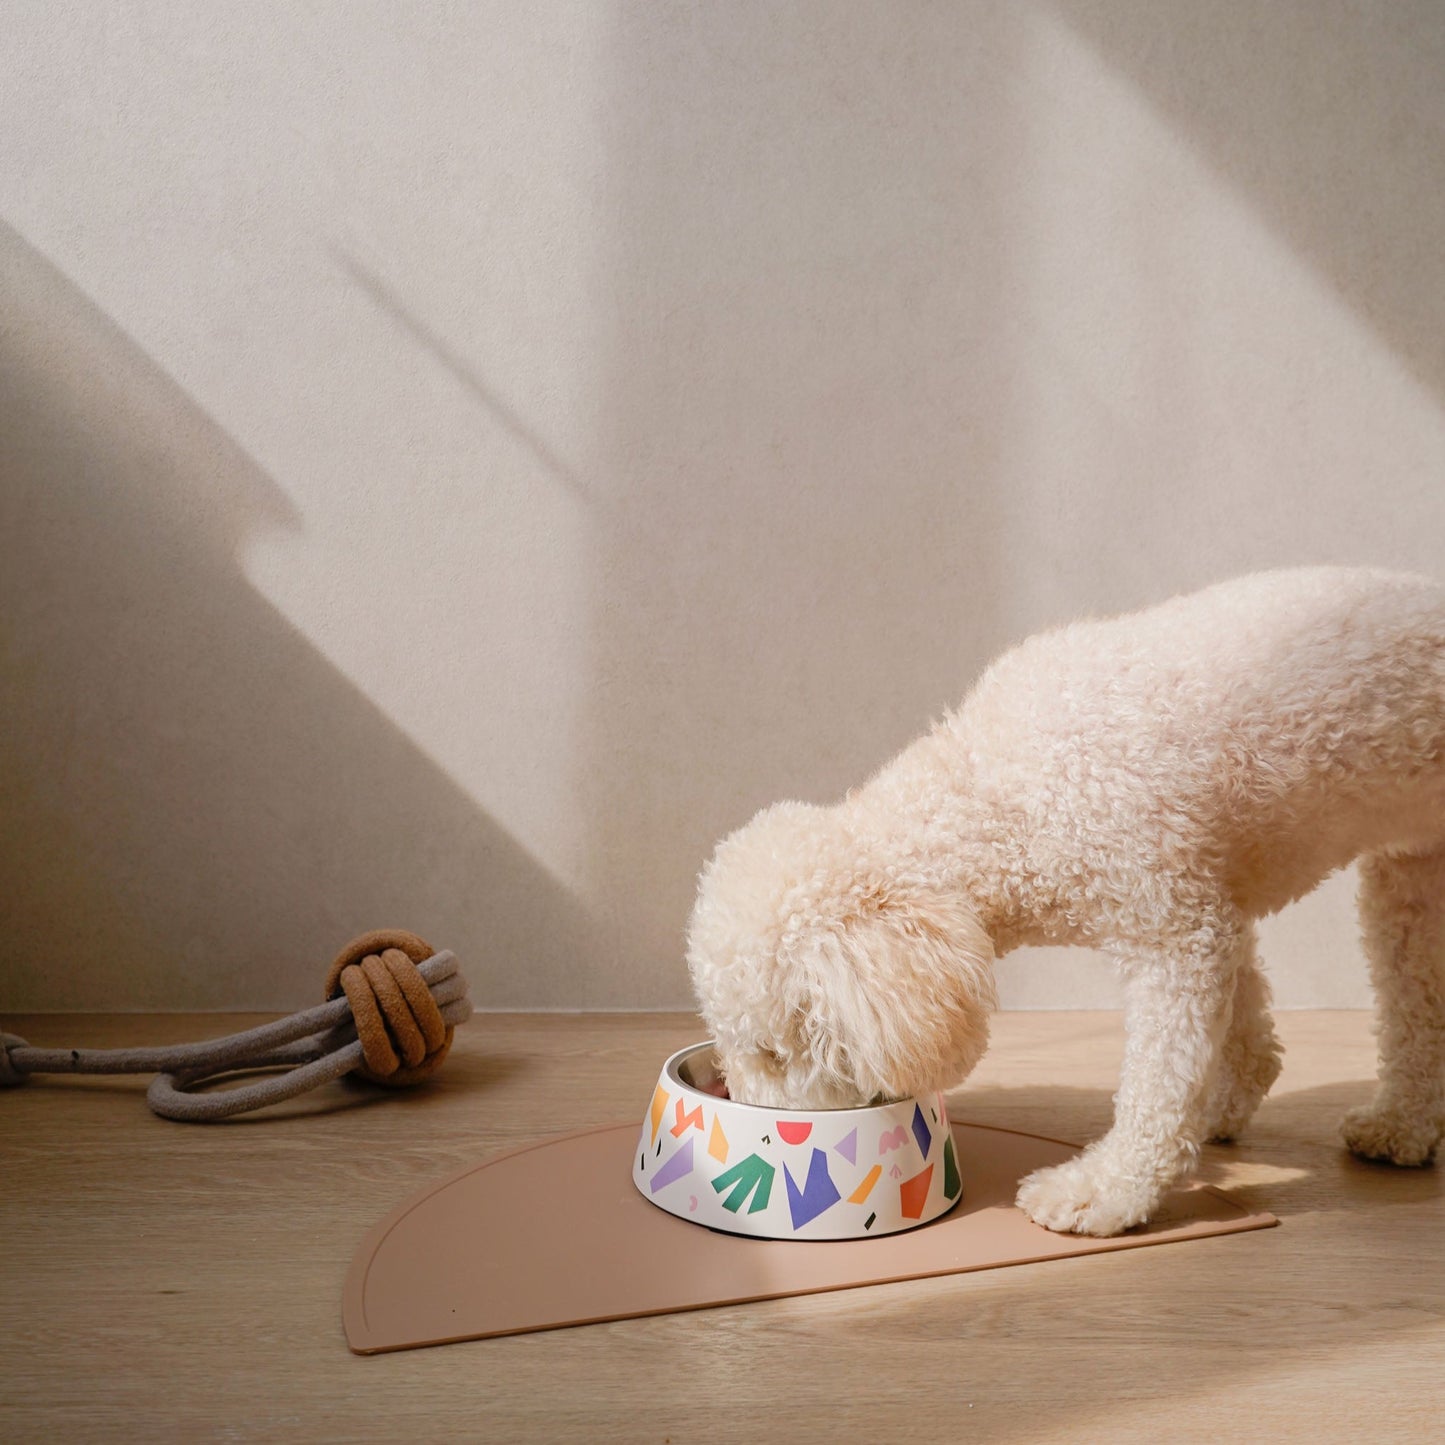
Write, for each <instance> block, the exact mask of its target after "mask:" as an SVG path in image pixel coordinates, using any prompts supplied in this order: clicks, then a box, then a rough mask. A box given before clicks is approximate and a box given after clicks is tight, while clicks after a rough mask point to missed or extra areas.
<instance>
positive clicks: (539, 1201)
mask: <svg viewBox="0 0 1445 1445" xmlns="http://www.w3.org/2000/svg"><path fill="white" fill-rule="evenodd" d="M952 1130H953V1143H954V1149H955V1152H956V1157H957V1159H958V1165H959V1170H960V1173H961V1175H962V1179H963V1198H962V1200H961V1201H960V1202H959V1203H958V1204H957V1205H956V1206H955V1207H954V1208H953V1209H952V1210H951V1211H950V1212H949V1213H947V1214H945V1215H944V1216H943V1217H942V1218H941V1219H937V1220H935V1221H933V1222H932V1223H930V1224H925V1225H923V1226H922V1227H921V1228H918V1229H914V1230H912V1231H910V1232H908V1233H903V1234H894V1235H889V1236H887V1237H884V1238H878V1239H862V1240H845V1241H830V1242H823V1241H815V1240H766V1239H745V1238H740V1237H738V1236H736V1235H731V1234H720V1233H715V1232H713V1231H712V1230H708V1229H703V1228H701V1227H699V1226H698V1225H696V1224H690V1223H688V1222H687V1221H685V1220H683V1219H679V1218H675V1217H673V1216H672V1215H670V1214H665V1213H664V1212H663V1211H662V1210H661V1209H658V1208H655V1207H654V1206H653V1205H652V1204H650V1203H649V1202H648V1201H647V1200H646V1199H644V1198H643V1196H642V1194H640V1193H639V1192H638V1189H637V1188H636V1187H635V1186H634V1183H633V1179H632V1167H633V1159H634V1154H633V1148H634V1145H635V1144H636V1142H637V1136H638V1135H637V1124H636V1122H635V1121H634V1122H630V1123H626V1124H616V1125H612V1126H609V1127H607V1128H603V1129H594V1130H589V1131H586V1132H583V1133H578V1134H568V1135H564V1136H562V1137H561V1138H556V1139H550V1140H545V1141H543V1142H542V1143H538V1144H531V1145H528V1146H527V1147H525V1148H522V1149H515V1150H513V1151H511V1152H510V1153H507V1154H499V1155H495V1156H494V1157H492V1158H491V1159H487V1160H484V1161H483V1162H482V1163H480V1164H474V1165H471V1166H470V1167H468V1168H467V1169H464V1170H462V1171H461V1172H460V1173H458V1174H453V1175H452V1176H451V1177H450V1178H448V1179H444V1180H442V1181H441V1182H440V1183H437V1184H433V1185H431V1186H430V1187H428V1188H427V1189H425V1190H424V1191H422V1192H421V1193H420V1194H417V1195H416V1196H414V1197H413V1198H412V1199H410V1200H408V1201H407V1202H406V1203H405V1204H403V1205H401V1206H400V1208H398V1209H396V1210H394V1211H393V1212H392V1213H391V1214H389V1215H388V1216H387V1217H386V1218H385V1219H384V1220H382V1221H381V1223H380V1224H378V1225H377V1226H376V1227H375V1228H373V1229H372V1230H371V1232H370V1233H369V1234H368V1235H367V1236H366V1238H365V1240H363V1241H362V1244H361V1248H360V1249H359V1250H358V1251H357V1254H356V1257H355V1258H354V1259H353V1260H352V1263H351V1269H350V1271H349V1272H348V1274H347V1277H346V1286H345V1290H344V1292H343V1296H342V1306H341V1315H342V1321H343V1323H344V1324H345V1327H346V1338H347V1342H348V1343H349V1344H350V1346H351V1348H352V1349H353V1350H355V1351H356V1352H357V1353H358V1354H374V1353H377V1352H379V1351H382V1350H405V1349H413V1348H415V1347H417V1346H420V1345H440V1344H448V1343H450V1342H452V1341H454V1340H472V1339H482V1338H485V1337H487V1336H489V1335H509V1334H518V1333H521V1332H523V1331H527V1330H547V1329H555V1328H557V1327H559V1326H562V1325H578V1324H591V1323H595V1322H597V1321H599V1320H617V1319H628V1318H632V1317H634V1316H637V1315H655V1314H667V1313H670V1312H672V1311H676V1310H690V1309H703V1308H706V1307H707V1306H709V1305H723V1304H739V1303H742V1302H744V1301H748V1300H762V1299H776V1298H778V1297H780V1296H783V1295H796V1294H811V1293H814V1292H818V1291H822V1290H834V1289H849V1288H852V1287H854V1286H857V1285H865V1284H883V1283H887V1282H890V1281H893V1280H902V1279H919V1278H922V1277H924V1276H927V1275H940V1274H955V1273H961V1272H963V1271H966V1270H975V1269H992V1268H995V1267H997V1266H1000V1265H1007V1264H1025V1263H1031V1262H1034V1261H1038V1260H1045V1259H1059V1258H1062V1257H1064V1256H1066V1255H1075V1254H1094V1253H1098V1252H1100V1251H1103V1250H1115V1249H1133V1248H1137V1247H1138V1246H1140V1245H1146V1244H1170V1243H1173V1242H1174V1241H1176V1240H1183V1239H1200V1238H1203V1237H1204V1236H1207V1235H1212V1234H1231V1233H1234V1232H1237V1231H1239V1230H1245V1229H1262V1228H1265V1227H1267V1226H1268V1225H1272V1224H1276V1223H1278V1220H1276V1219H1275V1218H1274V1216H1273V1215H1270V1214H1251V1213H1250V1212H1249V1211H1248V1210H1246V1209H1244V1208H1243V1207H1242V1206H1240V1205H1238V1204H1236V1203H1234V1202H1233V1200H1231V1199H1229V1198H1228V1196H1226V1195H1224V1194H1221V1193H1220V1192H1219V1191H1218V1190H1215V1189H1211V1188H1208V1187H1206V1186H1196V1187H1193V1188H1190V1189H1183V1190H1180V1191H1178V1192H1177V1193H1175V1194H1172V1195H1170V1196H1169V1198H1168V1199H1167V1200H1166V1201H1165V1203H1164V1205H1163V1207H1162V1208H1161V1209H1160V1210H1159V1212H1158V1215H1157V1216H1156V1218H1155V1219H1154V1220H1153V1222H1152V1223H1150V1224H1149V1225H1148V1226H1146V1227H1144V1228H1142V1229H1140V1230H1136V1231H1133V1232H1131V1233H1129V1234H1127V1235H1124V1236H1122V1237H1120V1238H1117V1239H1085V1238H1081V1237H1078V1236H1074V1235H1060V1234H1052V1233H1050V1232H1049V1231H1048V1230H1046V1229H1041V1228H1039V1227H1038V1226H1037V1225H1035V1224H1031V1223H1030V1222H1029V1221H1028V1220H1027V1219H1026V1218H1025V1217H1024V1216H1023V1215H1022V1214H1021V1213H1020V1212H1019V1211H1018V1210H1017V1209H1016V1208H1015V1207H1014V1204H1013V1198H1014V1193H1015V1190H1016V1188H1017V1185H1018V1181H1019V1179H1021V1178H1022V1177H1023V1176H1024V1175H1025V1174H1028V1173H1030V1172H1031V1171H1033V1170H1035V1169H1038V1168H1040V1167H1041V1166H1043V1165H1047V1164H1056V1163H1059V1162H1061V1161H1062V1160H1064V1159H1067V1158H1069V1157H1070V1156H1071V1155H1073V1154H1074V1153H1076V1152H1077V1148H1076V1146H1075V1145H1072V1144H1062V1143H1059V1142H1058V1141H1057V1140H1053V1139H1041V1138H1039V1137H1037V1136H1036V1135H1033V1134H1017V1133H1014V1132H1012V1131H1010V1130H1007V1129H986V1128H981V1127H979V1126H977V1125H973V1124H954V1125H953V1126H952Z"/></svg>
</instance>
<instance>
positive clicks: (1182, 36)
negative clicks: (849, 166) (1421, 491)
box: [1048, 0, 1445, 403]
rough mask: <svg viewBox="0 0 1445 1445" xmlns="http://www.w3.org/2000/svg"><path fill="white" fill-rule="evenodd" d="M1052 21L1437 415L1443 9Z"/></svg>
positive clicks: (1286, 6)
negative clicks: (1157, 120) (1378, 344)
mask: <svg viewBox="0 0 1445 1445" xmlns="http://www.w3.org/2000/svg"><path fill="white" fill-rule="evenodd" d="M1048 8H1049V9H1050V10H1052V11H1053V12H1055V13H1056V14H1057V15H1058V16H1059V18H1060V19H1061V20H1063V21H1064V22H1065V24H1067V25H1068V26H1069V27H1070V28H1071V29H1072V30H1073V31H1074V32H1075V33H1077V34H1078V35H1079V36H1081V37H1082V38H1083V39H1085V40H1086V41H1087V42H1088V43H1089V44H1090V45H1092V46H1093V48H1094V49H1095V50H1096V51H1097V52H1098V53H1099V54H1100V55H1101V56H1102V57H1103V58H1104V59H1105V60H1106V61H1107V63H1108V64H1109V65H1111V66H1112V67H1113V68H1114V69H1115V70H1117V71H1118V72H1119V73H1120V74H1123V75H1125V76H1127V77H1128V78H1129V80H1130V81H1131V82H1132V84H1133V85H1134V86H1135V87H1136V88H1137V90H1138V91H1139V93H1140V94H1141V95H1143V96H1144V97H1146V98H1147V99H1148V101H1149V102H1150V103H1151V104H1152V105H1153V106H1154V108H1155V109H1156V111H1157V112H1158V113H1159V114H1160V115H1161V116H1163V117H1164V118H1165V119H1166V120H1167V121H1168V122H1169V123H1170V124H1171V126H1172V127H1173V128H1174V129H1175V130H1176V132H1177V133H1178V134H1179V135H1180V136H1182V137H1183V138H1184V139H1186V140H1187V141H1188V142H1189V143H1190V144H1192V145H1193V146H1194V147H1196V148H1197V150H1198V151H1199V153H1200V154H1201V155H1202V156H1203V157H1204V158H1205V159H1206V160H1207V161H1208V162H1209V163H1210V164H1211V165H1212V166H1213V168H1214V169H1215V171H1216V172H1217V173H1218V174H1219V175H1220V176H1221V177H1222V178H1223V179H1224V180H1225V181H1226V182H1228V183H1229V184H1230V185H1231V186H1232V187H1234V188H1235V189H1236V190H1237V191H1238V192H1239V193H1240V194H1241V195H1243V196H1244V197H1245V198H1247V200H1248V201H1249V202H1250V203H1251V204H1252V205H1253V206H1254V207H1255V209H1256V210H1257V211H1258V213H1259V214H1260V215H1261V216H1263V217H1264V218H1265V220H1266V221H1268V222H1269V223H1270V224H1271V225H1272V226H1273V227H1274V228H1275V230H1276V231H1277V232H1278V233H1279V234H1280V235H1281V236H1282V237H1283V238H1284V239H1285V240H1286V241H1287V242H1288V243H1289V245H1290V246H1291V247H1292V248H1293V250H1294V251H1295V253H1296V254H1297V255H1299V256H1300V257H1301V258H1302V259H1303V260H1305V261H1307V262H1308V263H1309V264H1310V265H1311V266H1312V267H1313V268H1314V269H1315V271H1316V272H1317V273H1318V274H1319V275H1320V276H1321V277H1323V278H1324V279H1325V280H1326V281H1327V282H1328V283H1329V284H1330V286H1332V287H1333V289H1334V290H1335V292H1336V293H1337V294H1338V295H1339V296H1340V298H1341V299H1342V300H1343V301H1344V302H1345V303H1346V304H1347V305H1348V306H1349V307H1350V308H1351V310H1352V311H1353V312H1354V313H1355V314H1356V315H1357V316H1359V317H1360V318H1361V319H1362V320H1364V321H1365V322H1366V323H1367V324H1369V325H1370V326H1371V327H1373V328H1374V330H1375V331H1376V333H1377V334H1378V335H1379V336H1380V337H1381V338H1382V339H1383V340H1384V341H1385V342H1386V343H1387V344H1388V345H1389V346H1390V347H1391V348H1392V350H1393V351H1394V352H1395V354H1396V355H1397V356H1399V357H1400V358H1401V360H1402V361H1403V362H1404V363H1405V365H1406V366H1407V367H1408V368H1409V369H1410V371H1411V372H1412V373H1413V375H1414V376H1415V378H1416V379H1417V380H1418V381H1419V382H1420V383H1421V384H1422V385H1424V386H1425V387H1427V388H1429V390H1430V392H1431V393H1432V395H1433V396H1434V397H1435V398H1436V399H1437V400H1438V401H1440V402H1442V403H1445V339H1442V338H1445V145H1442V143H1441V137H1442V135H1445V83H1442V77H1445V6H1441V5H1439V4H1437V3H1434V0H1404V3H1396V4H1390V5H1359V4H1352V3H1350V0H1271V3H1270V4H1268V5H1248V6H1245V5H1239V4H1235V3H1233V0H1209V3H1200V0H1155V3H1152V4H1149V5H1137V4H1123V3H1120V0H1048Z"/></svg>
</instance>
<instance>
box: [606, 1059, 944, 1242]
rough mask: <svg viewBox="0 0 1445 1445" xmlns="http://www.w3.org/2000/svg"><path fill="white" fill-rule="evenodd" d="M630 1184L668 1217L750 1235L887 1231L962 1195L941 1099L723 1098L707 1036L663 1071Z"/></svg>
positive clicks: (841, 1235)
mask: <svg viewBox="0 0 1445 1445" xmlns="http://www.w3.org/2000/svg"><path fill="white" fill-rule="evenodd" d="M720 1096H721V1097H720ZM632 1179H633V1183H635V1184H636V1185H637V1187H638V1189H639V1190H640V1191H641V1192H642V1196H643V1198H644V1199H649V1200H651V1201H652V1203H654V1204H655V1205H657V1207H658V1208H659V1209H665V1210H667V1212H668V1213H669V1214H675V1215H677V1217H678V1218H679V1219H686V1220H688V1221H690V1222H691V1223H693V1224H703V1225H706V1226H707V1227H708V1228H709V1229H720V1230H724V1231H726V1232H727V1233H728V1234H750V1235H755V1236H757V1237H758V1238H761V1239H871V1238H874V1237H875V1236H877V1235H882V1234H897V1233H898V1232H899V1231H900V1230H904V1229H916V1228H917V1227H918V1226H919V1225H920V1224H927V1223H928V1222H929V1221H930V1220H934V1219H937V1218H938V1217H939V1215H941V1214H946V1213H947V1212H948V1211H949V1210H950V1209H952V1208H953V1206H954V1205H955V1204H957V1203H958V1201H959V1199H961V1198H962V1197H963V1186H962V1183H961V1181H960V1178H959V1173H958V1161H957V1160H956V1159H955V1158H954V1150H953V1137H952V1135H951V1134H950V1132H949V1128H948V1113H947V1111H946V1110H945V1108H944V1105H943V1095H942V1094H923V1095H919V1096H918V1097H916V1098H911V1099H895V1100H893V1101H891V1102H890V1103H886V1104H875V1105H870V1106H868V1107H866V1108H862V1109H765V1108H761V1107H759V1106H757V1105H754V1104H739V1103H736V1102H734V1101H733V1100H732V1099H729V1098H727V1097H726V1096H725V1095H723V1094H722V1081H721V1079H720V1078H719V1075H718V1071H717V1063H716V1059H715V1057H714V1054H713V1045H712V1042H711V1041H710V1040H709V1041H708V1042H707V1043H702V1044H693V1045H691V1046H690V1047H688V1048H685V1049H682V1050H680V1051H679V1052H678V1053H675V1054H674V1055H673V1056H672V1057H671V1058H670V1059H669V1060H668V1061H667V1062H666V1063H665V1064H664V1065H663V1066H662V1074H661V1076H660V1077H659V1079H658V1081H657V1088H656V1090H655V1091H654V1093H653V1095H652V1104H651V1106H650V1107H649V1109H648V1110H647V1116H646V1118H644V1119H643V1121H642V1139H641V1142H640V1144H639V1145H638V1152H637V1154H636V1155H635V1156H634V1162H633V1165H632Z"/></svg>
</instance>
